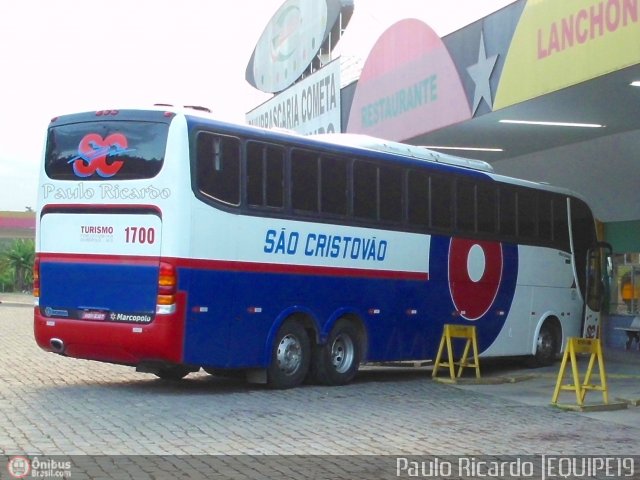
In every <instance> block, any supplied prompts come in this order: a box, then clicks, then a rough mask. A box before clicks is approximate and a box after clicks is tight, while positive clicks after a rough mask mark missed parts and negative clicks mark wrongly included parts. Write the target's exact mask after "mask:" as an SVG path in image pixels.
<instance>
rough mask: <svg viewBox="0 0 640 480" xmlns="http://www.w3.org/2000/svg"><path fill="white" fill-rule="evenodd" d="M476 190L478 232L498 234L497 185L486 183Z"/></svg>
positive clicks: (478, 186) (479, 185) (479, 184)
mask: <svg viewBox="0 0 640 480" xmlns="http://www.w3.org/2000/svg"><path fill="white" fill-rule="evenodd" d="M476 188H477V191H476V197H477V207H476V212H477V223H478V232H481V233H496V213H497V198H496V197H497V193H498V189H497V188H496V186H495V185H492V184H485V183H478V185H477V186H476Z"/></svg>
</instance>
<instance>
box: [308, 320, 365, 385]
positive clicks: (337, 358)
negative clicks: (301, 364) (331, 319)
mask: <svg viewBox="0 0 640 480" xmlns="http://www.w3.org/2000/svg"><path fill="white" fill-rule="evenodd" d="M359 367H360V335H359V332H358V329H357V328H356V327H355V326H354V324H353V323H352V322H349V321H346V320H342V321H339V322H338V323H336V325H335V326H334V327H333V330H331V333H330V334H329V338H328V339H327V342H326V343H325V344H324V345H321V346H319V347H318V348H317V349H316V350H315V352H314V358H313V368H312V370H313V376H314V380H315V381H317V382H318V383H321V384H324V385H345V384H347V383H349V382H350V381H351V380H353V378H354V377H355V376H356V374H357V373H358V368H359Z"/></svg>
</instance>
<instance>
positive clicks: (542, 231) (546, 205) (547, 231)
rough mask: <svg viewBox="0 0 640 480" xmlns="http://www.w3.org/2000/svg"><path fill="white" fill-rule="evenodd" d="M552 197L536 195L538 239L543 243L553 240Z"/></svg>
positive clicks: (542, 194) (544, 194) (543, 194)
mask: <svg viewBox="0 0 640 480" xmlns="http://www.w3.org/2000/svg"><path fill="white" fill-rule="evenodd" d="M552 215H553V197H552V196H551V195H549V194H546V193H542V192H540V193H538V237H539V238H540V239H541V240H543V241H551V240H553V224H552Z"/></svg>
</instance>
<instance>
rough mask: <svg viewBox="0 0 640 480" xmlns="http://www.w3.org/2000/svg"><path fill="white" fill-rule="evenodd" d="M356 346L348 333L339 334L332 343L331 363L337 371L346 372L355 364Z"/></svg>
mask: <svg viewBox="0 0 640 480" xmlns="http://www.w3.org/2000/svg"><path fill="white" fill-rule="evenodd" d="M354 355H355V347H354V345H353V340H351V337H349V336H348V335H343V334H341V335H338V336H337V337H336V339H335V340H334V341H333V345H331V364H332V365H333V368H335V370H336V372H338V373H344V372H346V371H347V370H349V368H351V365H352V364H353V358H354Z"/></svg>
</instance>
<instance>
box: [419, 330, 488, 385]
mask: <svg viewBox="0 0 640 480" xmlns="http://www.w3.org/2000/svg"><path fill="white" fill-rule="evenodd" d="M453 338H464V339H466V340H467V341H466V343H465V345H464V352H463V353H462V357H460V360H459V361H458V362H455V361H454V359H453V344H452V339H453ZM445 349H446V350H445ZM470 349H473V358H472V359H471V360H469V350H470ZM445 351H446V354H447V360H446V361H444V362H443V361H441V360H442V357H443V354H444V353H445ZM454 365H458V366H459V369H458V374H457V375H456V373H455V370H454ZM440 367H447V368H448V369H449V377H450V379H451V381H452V382H455V381H456V377H460V376H462V371H463V370H464V369H465V368H467V367H471V368H474V369H475V371H476V378H480V363H479V360H478V342H477V340H476V327H475V326H474V325H455V324H451V323H446V324H445V325H444V329H443V331H442V338H441V339H440V347H439V348H438V354H437V355H436V361H435V363H434V366H433V370H432V372H431V377H432V378H436V376H437V375H438V369H439V368H440Z"/></svg>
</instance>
